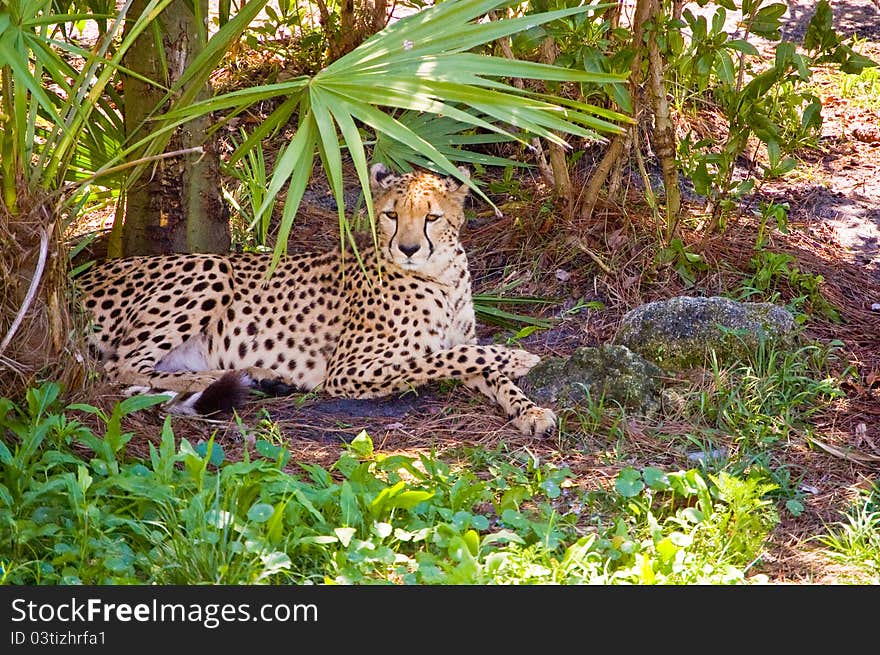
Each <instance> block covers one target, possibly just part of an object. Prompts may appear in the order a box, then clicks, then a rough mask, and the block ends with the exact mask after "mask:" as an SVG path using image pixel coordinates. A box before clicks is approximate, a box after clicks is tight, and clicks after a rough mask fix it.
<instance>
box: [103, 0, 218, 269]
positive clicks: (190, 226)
mask: <svg viewBox="0 0 880 655" xmlns="http://www.w3.org/2000/svg"><path fill="white" fill-rule="evenodd" d="M197 2H198V3H199V5H200V6H201V8H202V12H201V14H202V16H203V17H204V16H205V15H206V14H207V8H208V3H207V0H197ZM145 5H146V2H145V0H134V5H133V7H132V14H131V15H132V16H135V17H137V16H138V15H140V12H141V11H142V10H143V8H144V6H145ZM158 28H159V29H158V30H157V31H150V30H146V31H145V32H144V33H143V34H142V35H141V36H140V38H139V39H138V40H137V41H136V42H135V44H134V46H133V47H132V49H131V50H130V51H129V53H128V54H127V55H126V58H125V64H126V66H128V67H129V68H131V69H132V70H133V71H135V72H137V73H140V74H141V75H143V76H144V77H146V78H148V79H150V80H156V81H157V82H159V84H161V85H162V86H164V87H167V86H169V85H171V84H173V83H174V82H175V81H177V80H178V79H179V78H180V76H181V74H182V73H183V71H184V70H186V68H187V66H188V65H189V64H190V63H191V62H192V60H193V59H194V58H195V57H196V56H197V55H198V54H199V52H201V50H202V49H203V47H204V42H205V25H204V24H198V22H197V21H196V18H195V16H194V15H193V12H192V10H191V8H190V5H188V4H187V3H186V2H185V1H184V0H176V1H175V2H173V3H171V4H170V5H169V6H168V8H167V9H165V11H164V12H163V13H162V15H161V16H160V17H159V22H158ZM157 35H158V37H159V38H158V39H157V38H156V36H157ZM123 88H124V98H125V108H124V114H125V129H126V136H127V138H128V139H129V140H130V141H137V140H138V139H140V138H142V137H144V136H146V135H147V134H149V130H150V123H149V121H148V120H147V119H148V118H149V117H150V116H151V115H155V114H156V113H159V112H161V111H163V110H164V109H166V108H165V107H158V105H159V103H160V102H161V101H162V98H163V96H164V90H163V89H162V88H158V87H157V86H155V85H152V84H148V83H146V82H144V81H142V80H140V79H138V78H136V77H133V76H127V77H126V78H125V81H124V87H123ZM207 97H209V89H208V88H207V87H206V88H205V89H204V90H203V91H202V92H201V93H200V94H199V96H198V98H197V100H202V99H204V98H207ZM209 126H210V119H209V117H207V116H205V117H202V118H199V119H197V120H193V121H191V122H189V123H187V124H185V125H183V126H182V127H180V128H178V129H177V130H176V132H175V133H174V135H173V136H172V138H171V141H170V143H169V144H168V146H167V148H166V152H177V151H182V152H185V153H187V154H182V155H179V156H175V157H169V158H166V159H161V160H159V161H158V162H157V163H156V164H155V166H154V167H152V168H150V169H149V170H148V171H147V173H145V174H144V175H142V176H141V177H140V178H139V179H137V180H134V181H132V182H131V183H130V185H129V187H128V190H127V193H126V197H125V221H124V224H123V226H122V229H121V231H117V232H116V237H117V239H113V240H111V244H110V248H109V250H110V254H111V255H119V254H122V255H126V256H128V255H140V254H158V253H167V252H224V251H227V250H228V249H229V244H230V235H229V220H228V219H229V215H228V209H227V208H226V206H225V204H224V202H223V199H222V196H221V191H220V179H219V159H218V156H217V151H216V148H215V144H214V141H213V139H211V138H210V137H208V136H207V135H206V134H207V130H208V128H209ZM135 158H136V156H135Z"/></svg>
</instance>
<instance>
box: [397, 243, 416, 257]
mask: <svg viewBox="0 0 880 655" xmlns="http://www.w3.org/2000/svg"><path fill="white" fill-rule="evenodd" d="M397 247H398V248H400V252H402V253H403V254H404V255H406V256H407V257H412V256H413V255H415V254H416V253H417V252H418V251H419V248H421V246H420V245H419V244H417V243H416V244H413V245H411V246H405V245H403V244H402V243H400V244H398V245H397Z"/></svg>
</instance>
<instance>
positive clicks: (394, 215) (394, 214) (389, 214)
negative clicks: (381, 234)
mask: <svg viewBox="0 0 880 655" xmlns="http://www.w3.org/2000/svg"><path fill="white" fill-rule="evenodd" d="M382 213H383V214H385V216H387V217H388V218H389V219H391V220H392V221H396V220H397V212H382Z"/></svg>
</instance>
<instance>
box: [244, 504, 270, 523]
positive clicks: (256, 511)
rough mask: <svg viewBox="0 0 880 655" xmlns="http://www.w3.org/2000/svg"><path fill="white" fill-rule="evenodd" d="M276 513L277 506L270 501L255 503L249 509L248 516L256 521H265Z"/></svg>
mask: <svg viewBox="0 0 880 655" xmlns="http://www.w3.org/2000/svg"><path fill="white" fill-rule="evenodd" d="M274 513H275V508H274V507H272V506H271V505H269V504H268V503H254V504H253V505H252V506H251V508H250V509H249V510H248V513H247V517H248V518H249V519H250V520H251V521H253V522H254V523H265V522H266V521H268V520H269V519H270V518H272V515H273V514H274Z"/></svg>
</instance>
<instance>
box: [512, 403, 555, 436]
mask: <svg viewBox="0 0 880 655" xmlns="http://www.w3.org/2000/svg"><path fill="white" fill-rule="evenodd" d="M513 424H514V425H515V426H516V427H517V428H519V430H520V432H522V433H523V434H528V435H530V436H534V437H539V438H540V437H547V436H550V434H552V433H553V431H554V430H555V429H556V414H554V413H553V411H552V410H549V409H546V408H545V407H537V406H535V407H531V408H529V409H527V410H525V411H524V412H523V413H522V414H520V415H519V416H517V417H516V418H515V419H514V421H513Z"/></svg>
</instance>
